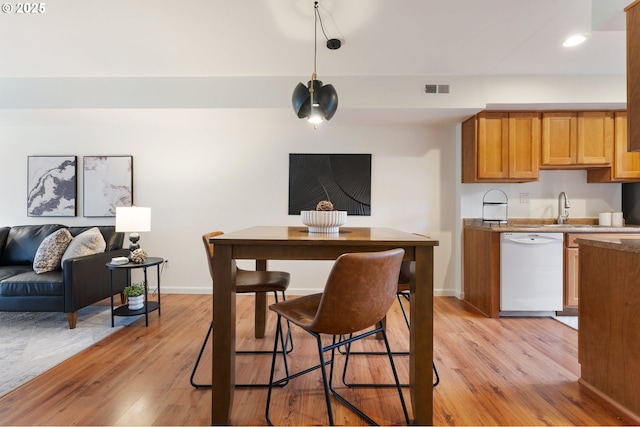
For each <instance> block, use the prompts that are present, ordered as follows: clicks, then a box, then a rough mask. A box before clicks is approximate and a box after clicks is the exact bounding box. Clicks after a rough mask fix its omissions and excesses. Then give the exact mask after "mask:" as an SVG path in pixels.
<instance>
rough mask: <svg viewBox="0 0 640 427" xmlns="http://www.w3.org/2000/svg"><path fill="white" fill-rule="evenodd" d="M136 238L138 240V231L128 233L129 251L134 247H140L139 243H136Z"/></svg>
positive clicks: (134, 248)
mask: <svg viewBox="0 0 640 427" xmlns="http://www.w3.org/2000/svg"><path fill="white" fill-rule="evenodd" d="M138 240H140V233H131V234H129V241H130V242H131V243H130V244H129V252H133V251H135V250H136V249H140V244H139V243H138Z"/></svg>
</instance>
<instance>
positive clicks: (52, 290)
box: [0, 269, 64, 297]
mask: <svg viewBox="0 0 640 427" xmlns="http://www.w3.org/2000/svg"><path fill="white" fill-rule="evenodd" d="M63 293H64V282H63V279H62V270H56V271H49V272H47V273H42V274H36V272H35V271H33V270H31V269H30V271H27V272H24V273H20V274H17V275H15V276H11V277H9V278H7V279H5V280H3V281H1V282H0V297H15V296H45V295H53V296H55V295H63Z"/></svg>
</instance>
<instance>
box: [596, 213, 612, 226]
mask: <svg viewBox="0 0 640 427" xmlns="http://www.w3.org/2000/svg"><path fill="white" fill-rule="evenodd" d="M598 224H600V225H606V226H611V212H602V213H601V214H600V215H599V216H598Z"/></svg>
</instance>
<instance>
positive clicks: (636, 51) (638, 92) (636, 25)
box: [625, 1, 640, 151]
mask: <svg viewBox="0 0 640 427" xmlns="http://www.w3.org/2000/svg"><path fill="white" fill-rule="evenodd" d="M625 11H626V13H627V28H626V32H627V112H628V113H629V120H628V122H627V125H628V135H629V139H628V150H629V151H640V1H635V2H633V3H632V4H630V5H629V6H627V7H626V8H625Z"/></svg>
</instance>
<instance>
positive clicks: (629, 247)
mask: <svg viewBox="0 0 640 427" xmlns="http://www.w3.org/2000/svg"><path fill="white" fill-rule="evenodd" d="M576 243H578V244H579V245H586V246H594V247H597V248H604V249H613V250H615V251H622V252H633V253H640V239H638V238H631V237H630V238H628V239H625V238H606V237H597V236H596V235H594V236H593V237H582V238H579V239H576Z"/></svg>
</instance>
